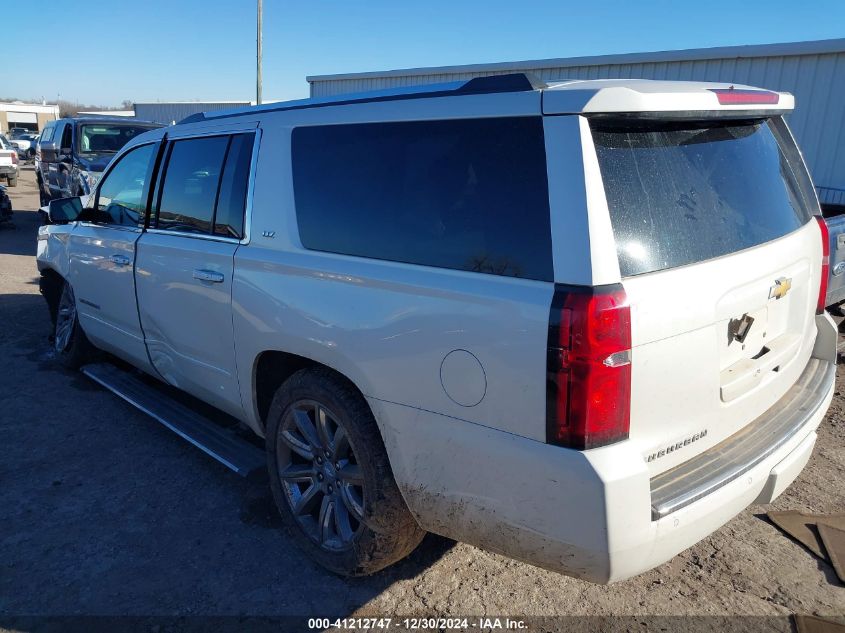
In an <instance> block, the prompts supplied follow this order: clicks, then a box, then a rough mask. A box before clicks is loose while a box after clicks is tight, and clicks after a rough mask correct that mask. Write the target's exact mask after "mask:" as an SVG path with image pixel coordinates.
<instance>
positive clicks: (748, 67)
mask: <svg viewBox="0 0 845 633" xmlns="http://www.w3.org/2000/svg"><path fill="white" fill-rule="evenodd" d="M620 57H624V56H620ZM565 61H566V60H561V62H565ZM509 66H510V67H509V68H507V69H506V70H501V71H496V70H492V71H490V70H486V71H476V72H448V73H439V74H418V73H419V71H415V73H414V74H411V75H404V76H403V75H398V74H393V73H391V74H389V75H387V76H384V77H378V76H373V75H372V73H367V76H365V77H360V78H356V77H354V76H350V77H348V78H338V79H331V78H328V77H327V78H326V79H320V78H319V77H315V78H312V80H311V94H312V96H314V97H319V96H327V95H334V94H342V93H348V92H362V91H366V90H378V89H383V88H393V87H399V86H408V85H415V84H426V83H437V82H445V81H455V80H459V79H471V78H472V77H478V76H481V75H495V74H503V73H512V72H519V71H520V70H522V71H525V72H532V73H534V74H536V75H537V76H539V77H540V78H542V79H544V80H545V81H555V80H558V81H559V80H564V79H607V78H636V79H670V80H671V79H675V80H695V81H724V82H731V83H739V84H749V85H752V86H760V87H764V88H769V89H771V90H779V91H786V92H791V93H792V94H794V95H795V98H796V104H797V106H796V109H795V112H794V113H792V114H791V115H790V117H789V124H790V127H791V128H792V131H793V133H794V134H795V137H796V139H797V140H798V143H799V145H800V146H801V149H802V151H803V153H804V157H805V159H806V161H807V164H808V165H809V167H810V171H811V173H812V175H813V179H814V181H815V183H816V185H817V187H818V188H819V195H820V198H822V201H823V202H827V203H831V204H836V203H845V147H843V146H845V51H840V52H831V53H823V54H803V55H775V56H760V57H744V58H737V57H725V58H720V59H698V60H693V59H685V60H679V61H657V62H646V63H642V62H635V63H616V64H601V65H574V66H566V65H561V66H558V67H540V68H532V67H531V66H530V65H527V66H526V67H524V68H519V69H517V68H515V67H514V65H510V64H509ZM433 70H434V69H433Z"/></svg>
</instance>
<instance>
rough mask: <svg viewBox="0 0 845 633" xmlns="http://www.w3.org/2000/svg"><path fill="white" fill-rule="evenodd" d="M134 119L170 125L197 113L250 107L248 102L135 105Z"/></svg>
mask: <svg viewBox="0 0 845 633" xmlns="http://www.w3.org/2000/svg"><path fill="white" fill-rule="evenodd" d="M134 105H135V118H136V119H141V120H142V121H154V122H156V123H163V124H164V125H170V124H172V123H178V122H179V121H181V120H182V119H184V118H185V117H189V116H191V115H192V114H196V113H197V112H213V111H214V110H228V109H229V108H242V107H245V106H249V105H252V103H250V102H249V101H171V102H159V103H136V104H134Z"/></svg>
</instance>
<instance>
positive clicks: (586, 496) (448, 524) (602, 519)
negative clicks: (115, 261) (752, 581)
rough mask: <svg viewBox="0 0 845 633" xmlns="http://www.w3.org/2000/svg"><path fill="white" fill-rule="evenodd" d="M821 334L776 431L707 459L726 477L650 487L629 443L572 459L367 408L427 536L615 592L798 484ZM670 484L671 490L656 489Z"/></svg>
mask: <svg viewBox="0 0 845 633" xmlns="http://www.w3.org/2000/svg"><path fill="white" fill-rule="evenodd" d="M817 325H818V329H819V333H818V338H817V344H816V348H815V349H814V354H813V356H814V358H813V359H811V362H810V363H809V364H808V367H807V370H806V372H807V373H805V375H804V376H802V379H803V382H801V381H799V383H798V384H797V385H796V388H795V392H790V393H789V394H787V396H785V398H787V397H789V398H790V399H789V400H788V401H786V402H778V404H777V405H775V407H773V408H772V409H773V410H772V411H770V412H767V414H764V416H761V417H766V415H768V416H769V417H768V420H769V421H771V420H774V421H775V422H776V423H777V425H778V427H777V431H776V432H775V431H774V430H773V429H772V428H771V427H770V426H766V425H765V424H764V423H763V422H764V421H759V422H760V426H757V427H756V429H757V431H756V433H755V434H754V435H755V438H756V443H755V444H753V446H752V445H751V444H750V441H749V442H743V441H742V438H739V439H738V440H737V441H736V442H734V443H733V444H732V447H733V448H732V447H731V446H722V445H719V446H717V447H714V448H713V449H711V450H710V451H708V453H712V451H715V450H717V449H718V451H719V453H720V454H721V456H725V455H727V456H728V459H726V460H725V461H724V463H725V464H727V465H729V466H731V467H730V468H723V467H720V465H721V464H722V461H720V460H718V459H713V458H716V457H720V455H716V454H710V455H708V456H707V458H702V459H711V460H712V462H711V463H709V464H705V463H704V462H699V463H698V465H699V466H703V468H702V469H701V470H702V472H705V473H706V474H707V476H705V477H699V476H697V475H695V471H680V470H677V469H676V470H677V472H675V473H674V475H673V476H672V477H667V478H664V479H662V480H661V479H660V478H659V477H658V478H655V479H657V480H658V481H657V482H653V481H652V479H651V478H650V476H649V472H648V469H647V466H646V462H645V460H644V458H643V456H642V455H641V454H640V453H639V452H638V451H637V450H635V449H634V448H633V443H632V442H620V443H618V444H615V445H612V446H607V447H603V448H598V449H593V450H589V451H573V450H567V449H561V448H558V447H555V446H550V445H547V444H544V443H541V442H537V441H533V440H529V439H526V438H521V437H518V436H515V435H512V434H509V433H504V432H501V431H497V430H494V429H490V428H487V427H483V426H480V425H477V424H471V423H468V422H463V421H460V420H455V419H454V418H447V417H445V416H441V415H437V414H434V413H430V412H425V411H420V410H417V409H412V408H410V407H403V406H401V405H396V404H392V403H387V402H383V401H379V400H370V402H371V405H372V408H373V411H374V413H375V414H376V419H377V420H378V422H379V425H380V427H381V430H382V435H383V437H384V439H385V446H386V447H387V449H388V454H389V456H390V460H391V466H392V467H393V471H394V476H395V477H396V480H397V483H398V484H399V486H400V489H401V490H402V493H403V496H404V497H405V500H406V502H407V504H408V507H409V508H410V510H411V512H412V513H413V514H414V516H415V518H416V519H417V521H418V522H419V524H420V526H421V527H422V528H423V529H426V530H428V531H430V532H435V533H438V534H441V535H443V536H447V537H450V538H454V539H457V540H460V541H464V542H467V543H470V544H473V545H476V546H478V547H481V548H483V549H487V550H491V551H494V552H498V553H500V554H504V555H505V556H509V557H511V558H516V559H518V560H523V561H525V562H528V563H531V564H534V565H537V566H539V567H544V568H546V569H550V570H553V571H557V572H561V573H565V574H568V575H571V576H576V577H578V578H582V579H584V580H589V581H591V582H597V583H609V582H614V581H618V580H623V579H625V578H629V577H631V576H634V575H636V574H639V573H641V572H644V571H646V570H648V569H651V568H653V567H656V566H657V565H660V564H661V563H664V562H666V561H667V560H669V559H671V558H672V557H673V556H675V555H676V554H678V553H679V552H681V551H683V550H684V549H686V548H688V547H690V546H692V545H694V544H695V543H696V542H698V541H699V540H701V539H702V538H704V537H706V536H707V535H709V534H710V533H712V532H713V531H714V530H716V529H718V528H719V527H720V526H722V525H723V524H725V523H726V522H727V521H729V520H730V519H731V518H732V517H734V516H735V515H736V514H738V513H739V512H741V511H742V510H743V509H744V508H746V507H747V506H748V505H750V504H752V503H755V502H756V503H768V502H770V501H772V500H773V499H774V498H775V497H776V496H777V495H778V494H780V493H781V492H782V491H783V490H784V489H785V488H786V487H787V486H788V485H789V484H790V483H791V482H792V481H793V480H794V479H795V477H797V476H798V474H799V473H800V472H801V470H802V468H803V467H804V465H805V464H806V463H807V461H808V460H809V458H810V454H811V452H812V448H813V446H814V444H815V439H816V433H815V430H816V428H817V427H818V425H819V424H820V423H821V421H822V419H823V418H824V415H825V413H826V412H827V408H828V406H829V405H830V402H831V399H832V398H833V391H834V379H835V364H834V363H835V349H834V348H833V342H835V336H836V328H835V326H834V324H833V322H832V320H831V319H830V317H829V316H827V315H822V316H820V317H817ZM828 348H831V349H828ZM787 408H788V413H787ZM779 409H783V411H782V412H781V413H777V411H778V410H779ZM755 424H756V423H752V425H751V426H754V425H755ZM770 430H771V431H772V432H771V433H770V432H769V431H770ZM743 434H745V431H743ZM748 437H750V435H748V436H746V438H745V439H748ZM766 438H768V439H769V440H770V441H769V442H765V441H763V440H764V439H766ZM733 439H734V438H729V440H728V442H730V441H731V440H733ZM746 444H749V446H748V447H747V450H746ZM729 449H730V450H729ZM682 466H683V465H682ZM678 468H681V467H678ZM690 473H692V474H690ZM684 475H685V476H684ZM666 482H670V483H671V484H672V485H671V486H668V487H667V486H660V485H659V484H661V483H666ZM669 492H671V494H668V493H669ZM661 495H662V496H661ZM670 501H671V502H673V503H671V504H670V503H669V502H670Z"/></svg>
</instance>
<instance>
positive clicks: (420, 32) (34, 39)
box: [0, 0, 845, 105]
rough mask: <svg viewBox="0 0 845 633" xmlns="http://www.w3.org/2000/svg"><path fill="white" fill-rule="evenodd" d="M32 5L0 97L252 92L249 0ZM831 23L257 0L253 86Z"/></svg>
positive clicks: (289, 86) (750, 35)
mask: <svg viewBox="0 0 845 633" xmlns="http://www.w3.org/2000/svg"><path fill="white" fill-rule="evenodd" d="M38 6H39V8H41V7H50V6H53V7H55V9H53V10H46V11H43V12H39V13H38V15H37V16H33V17H32V19H28V18H27V19H24V20H21V21H20V22H18V20H16V19H14V18H10V19H8V20H6V21H5V25H4V26H5V29H4V30H5V32H6V33H7V35H9V36H10V37H12V39H11V40H9V41H8V42H7V44H9V46H7V49H6V60H7V63H5V64H4V65H3V70H2V71H0V96H16V97H18V98H22V99H30V98H36V99H41V98H42V97H43V98H46V99H47V100H48V101H55V99H56V98H57V96H58V95H61V98H62V99H67V100H70V101H79V102H81V103H86V104H100V105H118V104H119V103H120V102H121V101H122V100H124V99H130V100H132V101H156V100H161V101H169V100H196V99H201V100H214V99H221V100H232V99H242V100H248V99H254V98H255V96H254V95H255V1H254V0H167V1H166V0H143V1H140V2H139V1H138V0H134V1H133V2H129V1H126V0H112V1H105V0H86V1H85V2H84V3H65V2H59V1H57V0H53V1H51V0H48V2H45V3H41V4H39V5H38ZM843 25H845V1H843V0H803V1H801V0H789V1H783V0H769V1H768V2H761V1H758V0H729V1H726V0H706V1H703V0H696V1H695V2H688V1H686V0H684V1H679V2H650V1H648V0H639V1H637V0H630V1H628V2H624V1H617V0H613V1H607V2H606V1H600V0H594V1H592V2H578V3H575V2H563V1H559V2H552V1H543V2H526V1H522V2H520V1H519V0H511V1H501V0H487V1H485V2H482V1H466V0H464V1H460V0H451V1H444V0H425V1H419V2H407V1H404V0H394V1H392V2H389V1H387V0H369V1H364V0H361V1H358V2H356V1H354V0H345V1H340V0H310V1H305V2H291V1H289V0H264V98H265V99H289V98H299V97H304V96H307V94H308V85H307V83H306V82H305V76H306V75H312V74H326V73H339V72H357V71H368V70H386V69H391V68H406V67H415V66H435V65H449V64H463V63H476V62H495V61H514V60H521V59H539V58H548V57H570V56H581V55H600V54H607V53H626V52H635V51H652V50H669V49H680V48H699V47H707V46H727V45H736V44H762V43H770V42H790V41H802V40H812V39H828V38H835V37H845V26H843ZM22 42H30V43H31V45H30V46H28V47H21V46H20V44H21V43H22ZM10 57H11V60H12V62H13V63H11V64H10V63H8V61H9V59H10Z"/></svg>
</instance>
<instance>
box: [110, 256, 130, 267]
mask: <svg viewBox="0 0 845 633" xmlns="http://www.w3.org/2000/svg"><path fill="white" fill-rule="evenodd" d="M109 260H110V261H111V263H112V264H114V265H115V266H128V265H129V258H128V257H127V256H126V255H112V256H110V257H109Z"/></svg>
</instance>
